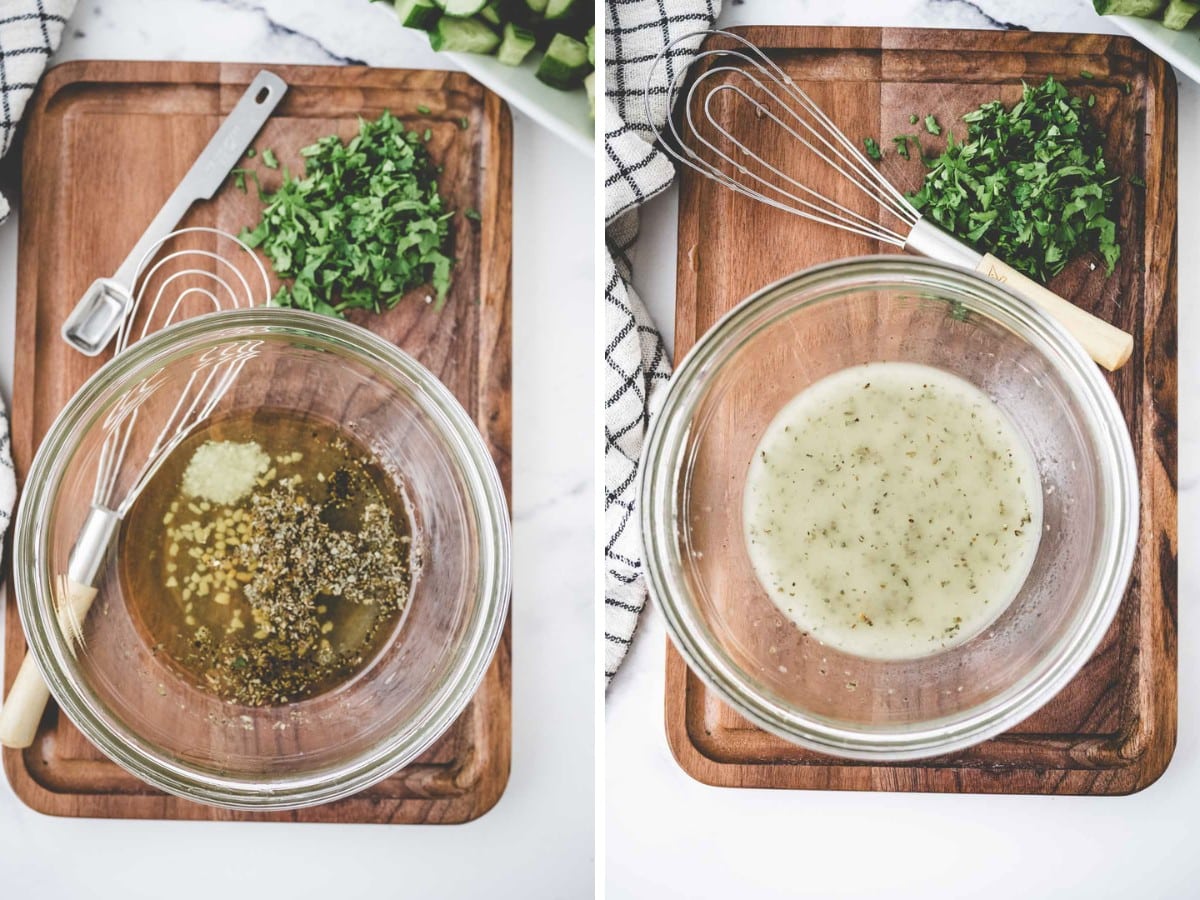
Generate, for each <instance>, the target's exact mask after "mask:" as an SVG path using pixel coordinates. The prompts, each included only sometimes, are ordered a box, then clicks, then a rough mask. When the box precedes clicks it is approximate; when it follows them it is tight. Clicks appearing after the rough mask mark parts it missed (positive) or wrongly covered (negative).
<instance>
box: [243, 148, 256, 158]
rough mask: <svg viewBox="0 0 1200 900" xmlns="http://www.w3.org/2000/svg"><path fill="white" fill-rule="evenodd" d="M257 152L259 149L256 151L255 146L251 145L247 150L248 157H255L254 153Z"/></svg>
mask: <svg viewBox="0 0 1200 900" xmlns="http://www.w3.org/2000/svg"><path fill="white" fill-rule="evenodd" d="M256 152H257V151H255V149H254V148H253V147H251V148H250V149H249V150H247V151H246V159H254V154H255V153H256Z"/></svg>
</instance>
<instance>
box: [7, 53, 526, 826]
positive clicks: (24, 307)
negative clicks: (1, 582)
mask: <svg viewBox="0 0 1200 900" xmlns="http://www.w3.org/2000/svg"><path fill="white" fill-rule="evenodd" d="M259 68H260V67H259V66H249V65H226V64H203V63H142V62H78V63H68V64H66V65H63V66H60V67H58V68H56V69H54V70H52V71H51V72H49V73H48V74H47V76H46V78H45V79H44V80H43V83H42V86H41V87H40V89H39V91H38V94H37V96H36V98H35V100H34V101H33V105H32V107H31V110H30V115H29V133H28V135H27V138H26V141H25V149H24V159H23V182H22V184H23V211H22V215H21V228H20V253H19V262H18V288H17V304H18V305H17V323H16V347H17V350H16V360H15V374H14V390H13V394H14V398H15V402H14V406H13V411H12V416H13V418H12V424H13V454H14V458H15V462H16V466H17V472H18V480H19V479H20V478H21V477H22V476H23V474H24V473H25V472H27V471H28V470H29V466H30V462H31V460H32V458H33V454H34V451H35V450H36V448H37V445H38V443H39V441H40V440H41V438H42V437H43V436H44V435H45V433H46V431H47V429H48V428H49V426H50V423H51V422H52V421H53V419H54V417H55V415H56V414H57V413H58V411H59V410H60V409H61V408H62V406H63V405H64V404H65V403H66V401H67V399H68V398H69V397H70V395H71V394H72V393H73V392H74V391H75V390H76V389H77V388H78V387H79V385H80V384H82V382H83V381H84V379H86V378H87V377H88V376H89V375H90V374H91V373H92V372H94V371H95V370H96V369H97V368H98V367H99V365H100V361H98V360H91V359H87V358H86V357H84V356H82V355H80V354H78V353H76V352H75V351H74V350H72V349H71V348H69V347H68V346H67V345H66V344H65V343H64V342H63V341H62V340H61V338H60V337H59V329H60V327H61V325H62V322H63V319H64V318H65V317H66V315H67V313H68V312H69V310H70V309H71V307H72V306H73V305H74V303H75V300H76V298H77V297H78V296H79V295H80V293H81V292H82V291H83V289H84V288H86V287H87V285H88V284H89V283H90V282H91V281H92V279H93V278H95V277H96V276H97V275H101V274H109V273H111V272H112V271H114V270H115V268H116V266H117V265H118V264H119V263H120V262H121V260H122V259H123V258H124V255H125V254H126V253H127V252H128V250H129V248H130V247H132V246H133V244H134V242H135V240H136V239H137V237H138V236H139V235H140V233H141V231H142V230H143V229H144V228H145V226H146V224H147V223H148V222H149V221H150V219H151V218H152V217H153V215H154V213H155V212H156V211H157V210H158V208H159V206H161V204H162V202H163V201H164V200H165V199H166V197H167V196H168V195H169V194H170V192H171V190H173V188H174V187H175V185H176V184H177V183H178V181H179V179H180V178H181V177H182V176H183V174H184V173H185V172H186V171H187V169H188V167H189V166H190V164H191V162H192V161H193V160H194V158H195V157H196V155H197V154H198V153H199V151H200V150H201V149H202V148H203V147H204V145H205V144H206V143H207V142H208V140H209V138H210V137H211V135H212V134H213V132H214V131H215V130H216V128H217V126H218V124H219V122H220V121H221V118H222V117H223V116H224V115H226V114H227V113H228V112H229V110H230V109H231V108H232V107H233V105H234V103H235V102H236V101H237V99H238V98H239V96H240V95H241V94H242V92H243V91H244V90H245V86H246V85H247V84H248V83H249V82H250V80H251V79H252V78H253V77H254V75H255V74H256V72H257V71H258V70H259ZM270 68H271V69H272V70H273V71H275V72H277V73H278V74H279V75H281V76H282V77H283V78H284V79H285V80H286V81H287V82H288V84H289V85H290V90H289V92H288V94H287V96H286V97H285V99H284V101H283V103H282V104H281V105H280V107H279V108H278V109H277V110H276V112H275V114H274V116H273V117H272V118H271V120H270V121H269V122H268V124H267V126H266V127H265V128H264V129H263V131H262V132H261V133H260V135H259V137H258V139H257V140H256V141H255V145H256V146H258V147H268V146H269V147H271V148H273V149H274V150H275V151H276V153H277V154H278V156H279V158H280V160H281V162H282V163H284V164H285V165H290V166H291V168H292V169H293V170H294V171H298V170H300V168H301V161H300V157H299V154H298V151H299V149H300V148H301V147H303V146H305V145H307V144H309V143H312V142H313V141H314V140H316V139H317V138H319V137H321V136H323V135H325V134H330V133H334V132H336V133H338V134H340V135H342V136H343V137H348V136H349V135H351V134H353V133H355V132H356V131H357V117H358V116H360V115H361V116H366V117H374V116H378V115H379V114H380V113H382V112H383V111H384V110H385V109H390V110H391V111H393V112H394V113H396V114H397V115H398V116H400V118H402V119H403V120H404V121H405V122H406V123H407V124H408V125H409V127H411V128H414V129H415V130H417V131H422V130H424V129H425V128H428V129H429V130H430V132H431V135H430V141H429V147H430V150H431V153H432V154H433V155H434V157H435V158H436V159H438V161H439V162H440V163H442V165H443V166H444V167H445V171H444V173H443V176H442V179H441V190H442V193H443V195H444V196H446V197H447V200H448V206H449V208H451V209H457V210H464V209H468V208H474V209H477V210H479V212H480V214H481V220H480V221H479V222H478V223H472V222H470V221H469V220H467V219H465V218H464V217H462V216H456V217H455V219H454V221H453V228H454V240H455V255H456V257H457V258H458V261H459V262H458V265H457V267H456V270H455V281H454V286H453V289H452V291H451V294H450V298H449V300H448V302H447V304H446V306H445V307H444V308H443V309H441V310H440V311H439V310H435V309H434V308H433V306H432V305H431V304H426V303H425V302H423V298H424V295H425V294H426V293H427V291H426V290H417V291H414V292H413V294H412V296H411V297H407V298H405V300H404V301H402V302H401V303H400V304H399V305H398V306H397V307H396V308H395V309H393V310H391V311H389V312H388V313H386V314H384V315H382V316H371V315H367V314H362V313H356V314H354V316H353V318H354V320H355V321H357V322H358V323H359V324H361V325H363V326H365V327H368V328H370V329H371V330H372V331H374V332H376V333H377V334H380V335H382V336H383V337H385V338H387V339H388V340H391V341H393V342H394V343H396V344H397V345H398V346H400V347H402V348H403V349H404V350H406V351H408V352H409V353H411V354H412V355H414V356H415V357H416V358H417V359H419V360H420V361H421V362H422V363H423V364H424V365H425V366H427V367H428V368H429V369H430V370H432V371H433V372H434V374H436V375H437V376H438V377H439V378H440V379H441V380H442V381H443V382H444V383H445V384H446V385H447V386H448V387H449V388H450V389H451V390H452V391H453V392H454V394H455V396H456V397H457V398H458V400H459V401H460V402H461V403H462V404H463V405H464V407H465V408H466V409H467V411H468V413H470V414H471V416H472V417H473V418H474V420H475V422H476V424H477V425H478V427H479V429H480V431H481V432H482V434H483V436H484V439H485V441H486V443H487V445H488V447H489V449H490V450H491V452H492V455H493V457H494V459H495V461H496V464H497V466H498V468H499V470H500V475H501V478H502V480H503V483H504V485H505V490H506V492H509V493H510V494H511V487H510V485H511V474H512V472H511V470H512V466H511V447H512V441H511V422H512V416H511V387H510V386H511V343H512V320H511V247H512V241H511V237H512V204H511V172H512V134H511V120H510V117H509V113H508V110H507V107H506V106H505V105H504V104H503V102H502V101H501V100H500V99H499V98H498V97H496V96H495V95H494V94H492V93H490V92H489V91H487V90H485V89H484V88H483V87H482V86H480V85H479V84H477V83H476V82H474V81H472V80H471V79H470V78H468V77H467V76H465V75H462V74H458V73H448V72H426V71H403V70H388V69H365V68H335V67H295V66H271V67H270ZM418 107H422V108H428V112H418ZM464 126H465V127H464ZM274 177H276V178H277V177H278V174H276V175H275V176H274ZM256 210H257V200H256V198H255V197H254V195H253V190H251V193H250V194H242V193H240V192H238V191H236V190H235V189H234V188H233V187H232V185H226V186H225V187H224V188H222V190H221V191H220V192H219V193H218V194H217V195H216V197H214V198H213V199H212V200H211V201H208V202H204V203H200V204H197V205H196V206H195V207H194V208H193V209H192V211H191V212H190V213H189V214H188V216H187V218H185V220H184V222H183V223H182V224H183V225H185V226H186V225H210V226H215V227H219V228H224V229H225V230H227V231H232V232H235V233H236V232H237V231H238V230H239V229H240V228H241V227H242V226H243V225H247V224H253V222H254V221H256ZM9 596H10V597H11V596H12V594H11V580H10V594H9ZM6 625H7V629H6V635H7V639H6V648H5V683H6V684H11V681H12V679H13V677H14V676H15V674H16V670H17V667H18V665H19V664H20V661H21V657H22V656H23V654H24V652H25V643H24V638H23V635H22V631H21V626H20V622H19V619H18V616H17V609H16V604H15V602H9V604H8V610H7V620H6ZM510 661H511V633H510V628H509V627H508V626H507V625H506V627H505V631H504V636H503V638H502V640H501V643H500V646H499V649H498V650H497V652H496V656H495V658H494V660H493V661H492V664H491V666H490V668H489V669H488V671H487V674H486V676H485V678H484V680H483V683H482V684H481V686H480V688H479V690H478V692H477V693H476V696H475V698H474V699H473V700H472V702H471V703H470V705H469V706H468V707H467V709H466V710H465V711H464V712H463V714H462V715H461V716H460V717H459V719H458V720H457V721H456V722H455V723H454V725H453V726H452V727H451V728H450V729H449V731H448V732H447V733H446V734H445V735H444V736H443V737H442V738H441V739H440V740H439V741H437V743H435V744H434V746H433V747H431V748H430V749H429V750H428V751H427V752H426V753H425V754H423V755H422V756H421V757H420V758H419V759H418V760H417V761H416V762H415V763H413V764H412V765H410V766H408V767H407V768H405V769H404V770H403V771H401V772H399V773H398V774H396V775H395V776H393V777H391V778H389V779H387V780H385V781H383V782H381V783H380V784H378V785H376V786H374V787H372V788H370V789H368V790H366V791H363V792H362V793H360V794H358V795H356V796H354V797H351V798H349V799H346V800H342V801H338V802H335V803H331V804H327V805H325V806H319V807H314V808H311V809H306V810H300V811H295V812H286V813H268V814H248V813H234V812H228V811H223V810H217V809H213V808H211V807H207V806H202V805H200V804H196V803H191V802H188V801H185V800H180V799H178V798H174V797H169V796H167V795H165V794H162V793H159V792H157V791H155V790H153V789H152V788H149V787H147V786H146V785H144V784H143V783H142V782H140V781H139V780H138V779H137V778H135V777H134V776H132V775H129V774H128V773H126V772H125V771H124V770H123V769H121V768H119V767H118V766H117V765H115V764H114V763H112V762H110V761H109V760H108V759H106V758H105V757H103V756H102V755H101V754H100V753H99V751H97V750H96V749H95V748H93V747H92V746H91V745H90V744H89V743H88V742H87V740H86V739H85V738H84V737H83V736H82V735H81V734H80V733H79V731H78V730H77V729H75V728H74V726H72V725H71V723H70V722H69V721H67V720H66V718H65V717H63V716H60V715H58V714H57V712H56V710H55V709H54V708H53V704H52V705H51V709H50V710H48V711H47V714H46V716H45V717H44V719H43V722H42V726H41V729H40V731H39V735H38V739H37V741H36V742H35V743H34V745H33V746H32V747H31V748H29V749H28V750H26V751H24V752H21V751H16V750H9V749H6V750H5V751H4V768H5V772H6V773H7V775H8V778H9V781H10V782H11V783H12V785H13V788H14V789H15V791H16V793H17V795H18V796H19V797H21V799H22V800H23V801H24V802H25V803H27V804H28V805H29V806H31V807H32V808H34V809H36V810H39V811H41V812H45V813H50V814H53V815H64V816H89V817H122V818H124V817H143V818H167V819H251V820H283V821H305V822H376V823H456V822H464V821H468V820H470V819H473V818H476V817H478V816H480V815H482V814H483V813H484V812H486V811H487V810H489V809H491V808H492V806H494V805H495V803H496V802H497V801H498V800H499V798H500V795H501V794H502V793H503V791H504V788H505V785H506V783H507V780H508V772H509V762H510V757H511V668H510Z"/></svg>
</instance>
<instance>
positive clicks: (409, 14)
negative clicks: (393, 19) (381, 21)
mask: <svg viewBox="0 0 1200 900" xmlns="http://www.w3.org/2000/svg"><path fill="white" fill-rule="evenodd" d="M441 14H442V11H441V10H440V9H439V8H438V7H437V5H436V4H435V3H434V2H433V0H396V15H397V16H399V17H400V24H401V25H403V26H404V27H405V28H420V29H421V30H422V31H429V29H431V28H433V26H434V25H436V24H437V20H438V18H439V17H440V16H441Z"/></svg>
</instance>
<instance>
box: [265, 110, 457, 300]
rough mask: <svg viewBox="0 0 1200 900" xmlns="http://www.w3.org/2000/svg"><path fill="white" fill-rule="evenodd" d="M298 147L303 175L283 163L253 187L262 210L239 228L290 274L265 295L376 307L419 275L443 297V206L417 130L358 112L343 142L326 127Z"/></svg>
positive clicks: (446, 236) (446, 235) (446, 277)
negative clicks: (355, 127) (266, 186)
mask: <svg viewBox="0 0 1200 900" xmlns="http://www.w3.org/2000/svg"><path fill="white" fill-rule="evenodd" d="M268 152H269V151H266V150H264V151H262V159H263V163H264V164H267V154H268ZM300 156H301V157H302V158H303V159H304V168H305V171H304V176H303V177H297V176H293V175H291V174H289V173H288V171H287V169H284V170H283V182H282V184H280V186H279V188H278V189H277V190H275V191H273V192H270V191H268V192H264V191H262V190H261V189H260V191H259V196H260V197H261V198H262V200H263V201H265V204H266V205H265V207H264V209H263V212H262V219H261V220H260V221H259V223H258V224H257V225H256V226H254V227H253V228H247V229H245V230H243V232H242V235H241V237H242V240H244V241H246V243H247V244H249V245H250V246H251V247H261V248H262V250H263V252H264V253H265V254H266V255H267V257H268V259H270V261H271V265H272V266H273V267H274V269H275V272H276V274H277V275H279V276H280V277H281V278H283V279H290V283H288V284H285V285H284V286H283V287H281V288H280V289H279V292H278V293H277V294H276V295H275V297H274V300H273V302H274V304H275V305H277V306H292V307H297V308H300V309H307V310H312V311H314V312H321V313H326V314H329V315H337V316H340V315H343V314H344V313H345V311H346V310H349V309H370V310H374V311H375V312H379V311H381V310H383V309H390V308H391V307H393V306H395V305H396V304H397V303H398V302H399V301H400V299H401V298H402V297H403V296H404V294H405V292H406V291H408V290H409V289H411V288H414V287H417V286H418V285H422V284H429V285H430V286H431V287H432V288H433V290H434V292H435V293H436V295H437V302H438V304H439V305H440V304H441V303H442V302H444V300H445V299H446V293H447V292H448V291H449V289H450V269H451V266H452V265H453V260H452V259H451V258H450V256H449V255H448V251H449V245H450V226H449V219H450V217H451V216H452V215H453V212H449V211H447V210H446V208H445V204H444V201H443V200H442V197H441V195H439V194H438V183H437V167H436V165H435V164H434V162H433V160H432V159H431V158H430V156H429V151H428V150H427V149H426V148H425V144H424V142H423V141H422V140H421V138H420V136H419V135H416V134H414V133H413V132H411V131H409V130H408V129H406V128H405V127H404V125H403V123H402V122H400V120H399V119H397V118H396V117H395V116H393V115H392V114H391V113H390V112H384V114H383V115H382V116H380V117H379V118H378V119H377V120H375V121H370V120H365V119H360V120H359V133H358V134H357V135H356V136H355V137H353V138H351V139H350V140H349V141H348V142H346V143H343V142H342V139H341V138H340V137H338V136H337V135H329V136H327V137H323V138H321V139H320V140H319V141H317V142H316V143H315V144H313V145H311V146H309V147H305V148H304V149H303V150H301V151H300ZM271 159H274V154H272V155H271Z"/></svg>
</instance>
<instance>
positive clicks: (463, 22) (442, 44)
mask: <svg viewBox="0 0 1200 900" xmlns="http://www.w3.org/2000/svg"><path fill="white" fill-rule="evenodd" d="M429 46H431V47H432V48H433V49H434V50H456V51H458V52H459V53H491V52H492V51H493V50H495V49H496V48H497V47H498V46H500V36H499V35H497V34H496V32H494V31H492V29H490V28H488V26H487V24H486V23H485V22H480V21H479V20H478V19H457V18H454V17H453V16H442V18H440V19H438V23H437V25H436V26H435V27H434V29H433V31H431V32H429Z"/></svg>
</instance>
